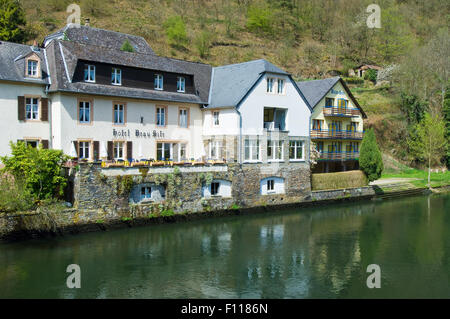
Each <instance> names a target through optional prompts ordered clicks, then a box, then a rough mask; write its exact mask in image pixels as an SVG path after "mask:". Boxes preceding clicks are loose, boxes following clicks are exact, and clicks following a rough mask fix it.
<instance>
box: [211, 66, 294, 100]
mask: <svg viewBox="0 0 450 319" xmlns="http://www.w3.org/2000/svg"><path fill="white" fill-rule="evenodd" d="M264 73H274V74H282V75H286V76H289V73H287V72H285V71H283V70H282V69H280V68H278V67H277V66H275V65H273V64H272V63H270V62H268V61H266V60H262V59H261V60H255V61H250V62H244V63H239V64H231V65H225V66H220V67H216V68H213V71H212V80H211V92H210V96H209V105H208V107H209V108H220V107H236V106H238V104H239V103H240V102H241V101H242V99H243V98H244V97H245V96H246V95H247V93H248V92H249V91H250V90H251V89H252V88H253V86H254V85H255V84H256V83H257V81H258V80H259V79H260V77H261V75H262V74H264Z"/></svg>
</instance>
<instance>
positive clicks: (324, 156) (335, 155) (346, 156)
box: [319, 152, 359, 161]
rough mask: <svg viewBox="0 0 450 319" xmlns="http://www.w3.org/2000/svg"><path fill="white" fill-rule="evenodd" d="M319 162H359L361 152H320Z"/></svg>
mask: <svg viewBox="0 0 450 319" xmlns="http://www.w3.org/2000/svg"><path fill="white" fill-rule="evenodd" d="M319 154H320V155H319V160H343V161H345V160H357V159H358V158H359V152H320V153H319Z"/></svg>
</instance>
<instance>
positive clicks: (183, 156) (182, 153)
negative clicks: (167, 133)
mask: <svg viewBox="0 0 450 319" xmlns="http://www.w3.org/2000/svg"><path fill="white" fill-rule="evenodd" d="M178 153H179V154H178V158H179V160H180V161H182V160H185V159H187V154H186V144H180V147H179V148H178Z"/></svg>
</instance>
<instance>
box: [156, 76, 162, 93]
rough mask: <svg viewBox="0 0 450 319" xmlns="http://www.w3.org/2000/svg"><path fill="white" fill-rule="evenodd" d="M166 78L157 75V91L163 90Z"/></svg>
mask: <svg viewBox="0 0 450 319" xmlns="http://www.w3.org/2000/svg"><path fill="white" fill-rule="evenodd" d="M163 82H164V77H163V76H162V75H161V74H155V90H163V87H164V86H163V85H164V83H163Z"/></svg>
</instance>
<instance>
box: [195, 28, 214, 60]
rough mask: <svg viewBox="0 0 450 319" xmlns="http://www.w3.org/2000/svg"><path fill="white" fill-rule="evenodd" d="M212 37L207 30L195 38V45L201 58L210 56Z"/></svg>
mask: <svg viewBox="0 0 450 319" xmlns="http://www.w3.org/2000/svg"><path fill="white" fill-rule="evenodd" d="M211 37H212V35H211V33H210V32H209V31H207V30H204V31H202V32H200V33H199V34H197V36H196V37H195V41H194V44H195V47H196V48H197V50H198V53H199V55H200V57H201V58H206V57H207V56H208V55H209V48H210V46H211V42H212V41H211Z"/></svg>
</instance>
